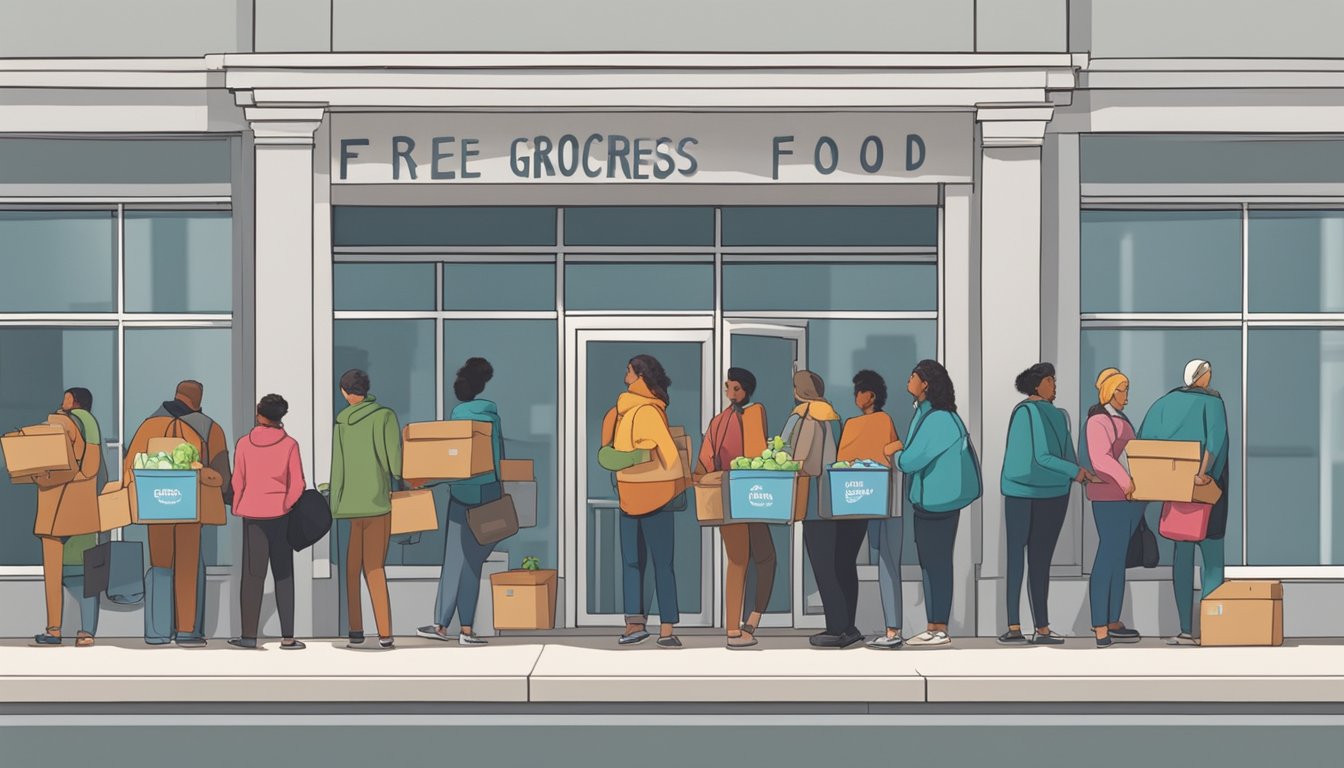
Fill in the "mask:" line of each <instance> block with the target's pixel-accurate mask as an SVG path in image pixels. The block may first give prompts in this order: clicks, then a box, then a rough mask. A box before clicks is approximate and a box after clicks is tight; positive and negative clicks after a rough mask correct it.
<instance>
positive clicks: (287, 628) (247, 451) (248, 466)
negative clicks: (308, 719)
mask: <svg viewBox="0 0 1344 768" xmlns="http://www.w3.org/2000/svg"><path fill="white" fill-rule="evenodd" d="M287 413H289V403H286V402H285V399H284V398H283V397H281V396H279V395H267V396H265V397H263V398H261V402H260V403H258V404H257V426H256V427H255V428H254V429H253V430H252V431H251V432H249V433H248V434H247V436H246V437H244V438H242V439H241V440H239V441H238V448H237V450H236V451H234V454H233V456H234V465H233V514H235V515H237V516H238V517H241V518H243V585H242V595H241V599H240V601H239V603H240V605H241V610H242V624H243V634H242V636H241V637H237V638H234V639H232V640H230V641H229V645H232V646H235V647H238V648H256V647H257V624H258V623H260V620H261V596H262V593H263V592H264V591H265V588H266V563H267V562H268V561H269V562H270V565H271V575H272V576H273V577H274V578H275V606H276V609H277V611H278V612H279V614H280V632H281V634H282V635H283V636H284V638H283V640H282V642H281V643H280V647H281V648H283V649H285V650H297V649H300V648H303V647H304V645H303V643H301V642H299V641H298V640H295V639H294V550H292V549H290V546H289V537H288V535H287V532H288V529H289V518H288V517H287V516H288V515H289V510H291V509H293V508H294V505H295V504H296V503H297V502H298V500H299V496H301V495H302V494H303V488H304V480H303V462H302V460H301V459H300V457H299V444H298V443H297V442H295V440H294V438H292V437H290V436H289V435H287V434H285V425H284V423H283V422H282V421H281V420H282V419H284V418H285V414H287Z"/></svg>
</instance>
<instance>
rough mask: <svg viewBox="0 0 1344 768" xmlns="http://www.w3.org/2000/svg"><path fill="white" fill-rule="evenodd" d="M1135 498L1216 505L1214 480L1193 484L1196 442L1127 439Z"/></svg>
mask: <svg viewBox="0 0 1344 768" xmlns="http://www.w3.org/2000/svg"><path fill="white" fill-rule="evenodd" d="M1125 455H1126V457H1127V458H1128V460H1129V473H1130V476H1131V477H1133V478H1134V500H1135V501H1183V502H1192V501H1193V502H1198V503H1200V504H1216V503H1217V502H1218V499H1220V498H1221V497H1222V489H1221V488H1219V487H1218V485H1217V484H1216V483H1209V484H1207V485H1195V477H1196V476H1197V475H1199V468H1200V465H1201V464H1202V463H1203V456H1202V455H1201V453H1200V447H1199V443H1195V442H1186V441H1182V440H1131V441H1129V444H1128V445H1126V446H1125Z"/></svg>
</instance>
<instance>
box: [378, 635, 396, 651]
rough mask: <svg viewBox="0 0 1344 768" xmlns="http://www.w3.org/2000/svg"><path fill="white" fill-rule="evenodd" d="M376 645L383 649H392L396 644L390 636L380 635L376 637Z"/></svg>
mask: <svg viewBox="0 0 1344 768" xmlns="http://www.w3.org/2000/svg"><path fill="white" fill-rule="evenodd" d="M378 647H379V648H381V649H383V650H384V651H390V650H392V649H393V648H396V647H397V646H396V641H395V640H393V639H392V638H390V637H388V638H382V637H380V638H378Z"/></svg>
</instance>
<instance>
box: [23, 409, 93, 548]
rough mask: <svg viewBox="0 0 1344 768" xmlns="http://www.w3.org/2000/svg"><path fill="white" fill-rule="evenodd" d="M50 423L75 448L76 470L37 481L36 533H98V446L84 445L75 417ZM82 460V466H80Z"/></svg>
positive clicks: (59, 416) (57, 418)
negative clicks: (62, 430)
mask: <svg viewBox="0 0 1344 768" xmlns="http://www.w3.org/2000/svg"><path fill="white" fill-rule="evenodd" d="M49 423H51V424H56V425H58V426H60V427H61V428H62V429H64V430H65V435H66V437H67V438H69V440H70V444H71V447H72V448H73V449H74V454H75V462H76V468H75V469H69V470H65V471H62V472H48V473H47V475H46V476H45V477H40V478H38V479H37V480H36V482H37V519H36V521H34V523H33V533H34V534H36V535H38V536H81V535H83V534H86V533H97V532H98V528H99V524H98V490H99V489H98V470H99V468H100V467H101V466H102V461H103V456H102V451H101V450H99V446H97V445H86V444H85V442H84V437H83V436H82V435H81V434H80V433H79V426H78V425H77V424H75V420H74V419H73V418H72V417H70V416H68V415H66V414H63V413H62V414H56V415H53V416H52V417H51V419H50V420H49ZM81 457H82V458H83V463H82V464H81V463H79V462H80V459H81Z"/></svg>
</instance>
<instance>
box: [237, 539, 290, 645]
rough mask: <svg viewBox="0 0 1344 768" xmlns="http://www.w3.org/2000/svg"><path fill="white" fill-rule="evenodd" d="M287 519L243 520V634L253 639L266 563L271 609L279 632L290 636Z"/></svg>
mask: <svg viewBox="0 0 1344 768" xmlns="http://www.w3.org/2000/svg"><path fill="white" fill-rule="evenodd" d="M288 528H289V519H288V518H285V517H277V518H273V519H270V520H252V519H249V518H245V519H244V520H243V588H242V600H241V601H240V602H241V603H242V613H243V616H242V619H243V637H245V638H247V639H249V640H255V639H256V637H257V624H259V623H260V622H261V596H262V593H264V592H265V591H266V565H267V564H268V563H269V564H270V566H271V575H272V576H273V577H275V608H276V611H277V612H278V613H279V614H280V633H281V635H282V636H284V637H293V636H294V550H292V549H290V548H289V539H288V538H287V537H286V535H285V531H286V530H287V529H288Z"/></svg>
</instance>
